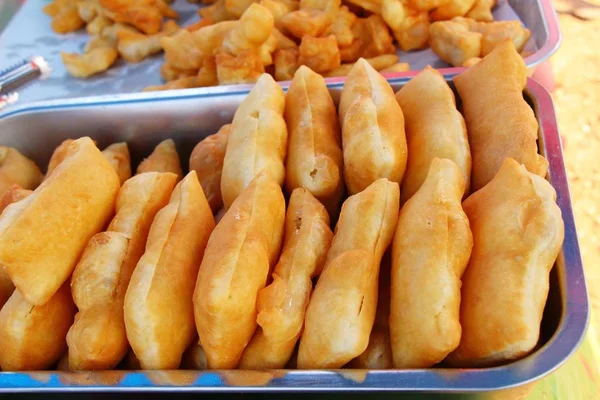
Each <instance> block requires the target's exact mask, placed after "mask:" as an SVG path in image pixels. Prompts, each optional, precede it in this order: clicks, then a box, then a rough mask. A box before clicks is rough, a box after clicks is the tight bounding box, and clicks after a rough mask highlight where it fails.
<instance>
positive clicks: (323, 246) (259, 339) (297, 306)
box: [240, 83, 333, 369]
mask: <svg viewBox="0 0 600 400" xmlns="http://www.w3.org/2000/svg"><path fill="white" fill-rule="evenodd" d="M292 85H293V83H292ZM332 237H333V233H332V232H331V229H330V228H329V216H328V215H327V211H325V207H323V205H322V204H321V203H320V202H319V201H318V200H317V199H316V198H315V197H313V195H312V194H311V193H310V192H309V191H308V190H306V189H302V188H297V189H295V190H294V191H293V192H292V195H291V197H290V204H289V206H288V209H287V213H286V217H285V242H284V244H283V250H282V253H281V257H280V258H279V262H278V263H277V265H276V266H275V271H274V272H273V282H272V283H271V284H270V285H268V286H267V287H265V288H264V289H261V290H260V291H259V292H258V299H257V309H258V315H257V317H256V320H257V323H258V325H259V326H260V328H257V330H256V331H255V332H254V336H253V337H252V340H251V341H250V343H249V344H248V347H246V349H245V350H244V354H243V356H242V359H241V362H240V368H242V369H265V368H285V366H286V364H287V363H288V361H289V360H290V358H291V356H292V353H293V352H294V349H295V347H296V342H297V341H298V339H299V338H300V334H301V332H302V326H303V325H304V313H305V311H306V307H307V306H308V300H309V298H310V294H311V292H312V280H311V279H312V278H313V277H314V276H315V275H317V274H318V273H320V271H321V269H322V268H323V264H324V263H325V258H326V257H327V250H329V245H330V244H331V239H332Z"/></svg>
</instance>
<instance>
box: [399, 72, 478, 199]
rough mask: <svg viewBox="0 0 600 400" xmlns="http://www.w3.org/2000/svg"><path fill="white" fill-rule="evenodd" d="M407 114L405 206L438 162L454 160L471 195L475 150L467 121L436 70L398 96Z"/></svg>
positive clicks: (411, 84)
mask: <svg viewBox="0 0 600 400" xmlns="http://www.w3.org/2000/svg"><path fill="white" fill-rule="evenodd" d="M396 100H398V104H400V107H401V108H402V112H403V113H404V121H405V130H406V142H407V143H408V163H407V165H406V173H405V174H404V178H403V179H402V187H401V191H400V192H401V200H402V203H405V202H406V200H408V199H409V198H410V197H411V196H412V195H413V194H415V193H416V192H417V190H419V188H420V187H421V185H422V184H423V182H424V181H425V178H426V177H427V176H428V174H429V173H430V168H429V166H430V165H431V163H432V161H433V160H434V159H436V158H439V159H449V160H452V161H453V162H454V163H455V164H456V165H457V166H458V168H459V169H460V171H461V172H462V175H463V180H464V181H465V185H464V186H465V192H464V193H463V195H464V194H468V193H469V186H470V180H471V149H470V147H469V138H468V137H467V128H466V126H465V120H464V119H463V116H462V115H461V113H460V112H459V111H458V110H457V109H456V99H455V97H454V92H453V91H452V89H450V86H448V84H447V83H446V80H445V79H444V77H443V76H442V74H440V73H439V72H438V71H437V70H436V69H433V68H431V67H429V66H427V67H425V69H424V70H423V71H421V72H420V73H419V74H418V75H417V76H415V77H414V78H413V79H411V80H410V81H409V82H408V83H407V84H406V85H404V86H403V87H402V89H400V90H399V91H398V93H396Z"/></svg>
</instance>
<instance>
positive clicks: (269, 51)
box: [258, 29, 279, 67]
mask: <svg viewBox="0 0 600 400" xmlns="http://www.w3.org/2000/svg"><path fill="white" fill-rule="evenodd" d="M273 32H275V29H273ZM278 44H279V40H278V38H277V36H276V35H275V33H271V35H270V36H269V38H268V39H267V41H266V42H264V43H263V44H262V45H261V46H260V47H259V48H258V54H259V56H260V60H261V62H262V63H263V65H264V66H265V67H268V66H269V65H273V52H274V51H275V50H276V49H277V45H278Z"/></svg>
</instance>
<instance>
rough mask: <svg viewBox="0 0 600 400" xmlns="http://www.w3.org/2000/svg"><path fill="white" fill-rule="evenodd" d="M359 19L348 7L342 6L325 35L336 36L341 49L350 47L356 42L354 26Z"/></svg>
mask: <svg viewBox="0 0 600 400" xmlns="http://www.w3.org/2000/svg"><path fill="white" fill-rule="evenodd" d="M357 18H358V17H357V16H356V15H355V14H353V13H352V12H350V11H349V10H348V7H346V6H342V7H341V8H340V9H339V11H338V12H337V13H336V14H335V16H334V17H333V21H332V22H331V25H329V27H328V28H327V30H326V31H325V35H333V36H335V38H336V39H337V42H338V45H339V47H345V46H350V45H351V44H352V42H353V41H354V33H352V25H353V24H354V22H356V20H357Z"/></svg>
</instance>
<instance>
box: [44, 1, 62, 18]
mask: <svg viewBox="0 0 600 400" xmlns="http://www.w3.org/2000/svg"><path fill="white" fill-rule="evenodd" d="M42 11H43V12H44V14H46V15H47V16H49V17H56V16H57V15H58V14H59V13H60V5H59V4H58V3H57V2H56V1H51V2H50V3H48V4H46V5H45V6H44V7H42Z"/></svg>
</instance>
